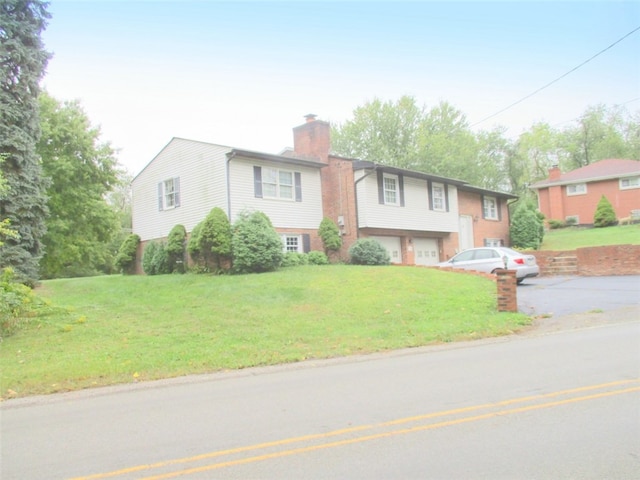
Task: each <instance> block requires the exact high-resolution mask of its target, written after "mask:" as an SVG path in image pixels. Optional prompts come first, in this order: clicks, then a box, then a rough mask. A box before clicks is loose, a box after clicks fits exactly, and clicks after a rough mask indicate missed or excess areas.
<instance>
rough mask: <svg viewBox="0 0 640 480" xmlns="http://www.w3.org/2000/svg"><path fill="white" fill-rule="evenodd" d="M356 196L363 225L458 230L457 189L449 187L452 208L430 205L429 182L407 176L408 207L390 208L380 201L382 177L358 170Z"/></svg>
mask: <svg viewBox="0 0 640 480" xmlns="http://www.w3.org/2000/svg"><path fill="white" fill-rule="evenodd" d="M355 175H356V181H357V180H358V179H361V180H360V181H358V182H357V183H356V196H357V205H358V227H359V228H385V229H402V230H422V231H439V232H457V231H458V200H457V189H456V187H455V186H453V185H448V186H447V194H448V202H449V203H448V206H449V211H444V212H439V211H434V210H431V209H430V208H429V194H428V188H427V181H426V180H423V179H418V178H412V177H408V176H403V196H404V206H403V207H402V208H389V206H388V205H384V204H381V203H380V198H379V188H378V180H377V177H376V175H375V174H373V175H368V176H366V177H364V172H363V171H356V172H355Z"/></svg>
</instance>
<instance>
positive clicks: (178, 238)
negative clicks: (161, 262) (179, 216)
mask: <svg viewBox="0 0 640 480" xmlns="http://www.w3.org/2000/svg"><path fill="white" fill-rule="evenodd" d="M186 242H187V230H186V229H185V228H184V225H176V226H175V227H173V228H172V229H171V231H170V232H169V237H168V238H167V256H168V264H169V273H174V272H176V273H184V267H185V258H184V254H185V251H186Z"/></svg>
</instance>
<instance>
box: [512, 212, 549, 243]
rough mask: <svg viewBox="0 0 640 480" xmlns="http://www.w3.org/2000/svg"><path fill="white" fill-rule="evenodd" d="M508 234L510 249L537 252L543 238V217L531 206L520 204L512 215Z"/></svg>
mask: <svg viewBox="0 0 640 480" xmlns="http://www.w3.org/2000/svg"><path fill="white" fill-rule="evenodd" d="M509 233H510V236H511V246H512V247H514V248H521V249H533V250H537V249H538V248H540V245H542V238H543V236H544V217H543V216H542V215H541V214H540V213H539V212H537V211H536V209H535V206H534V205H533V204H531V203H529V202H523V203H520V204H519V205H518V206H517V207H516V210H515V212H514V214H513V219H512V221H511V227H510V230H509Z"/></svg>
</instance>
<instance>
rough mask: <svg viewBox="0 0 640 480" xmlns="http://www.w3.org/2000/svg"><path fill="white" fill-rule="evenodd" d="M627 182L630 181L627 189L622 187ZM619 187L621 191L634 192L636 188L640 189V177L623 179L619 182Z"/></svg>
mask: <svg viewBox="0 0 640 480" xmlns="http://www.w3.org/2000/svg"><path fill="white" fill-rule="evenodd" d="M625 180H628V181H629V183H630V184H629V185H627V186H626V187H625V186H624V185H622V182H624V181H625ZM632 181H635V183H631V182H632ZM618 186H619V188H620V190H632V189H634V188H640V176H637V177H625V178H621V179H620V180H619V182H618Z"/></svg>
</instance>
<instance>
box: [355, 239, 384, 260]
mask: <svg viewBox="0 0 640 480" xmlns="http://www.w3.org/2000/svg"><path fill="white" fill-rule="evenodd" d="M349 256H350V257H351V263H353V264H355V265H388V264H389V263H390V262H391V258H390V257H389V252H387V249H386V248H384V247H383V246H382V245H381V244H380V242H378V241H377V240H374V239H373V238H361V239H360V240H358V241H356V242H355V243H354V244H353V245H351V248H349Z"/></svg>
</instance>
